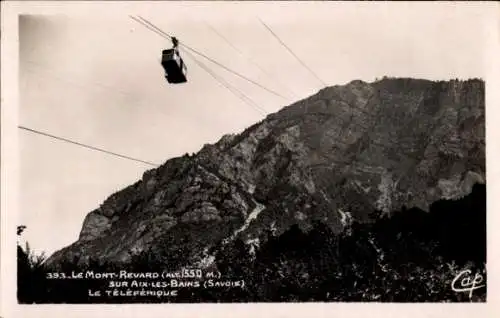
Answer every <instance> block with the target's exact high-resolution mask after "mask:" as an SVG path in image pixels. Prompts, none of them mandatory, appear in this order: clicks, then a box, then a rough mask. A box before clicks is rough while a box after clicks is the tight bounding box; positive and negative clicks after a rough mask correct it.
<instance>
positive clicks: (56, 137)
mask: <svg viewBox="0 0 500 318" xmlns="http://www.w3.org/2000/svg"><path fill="white" fill-rule="evenodd" d="M18 128H19V129H22V130H25V131H29V132H31V133H35V134H38V135H42V136H45V137H50V138H53V139H57V140H60V141H64V142H67V143H70V144H74V145H77V146H80V147H84V148H87V149H91V150H95V151H99V152H103V153H106V154H109V155H112V156H115V157H120V158H123V159H127V160H132V161H136V162H140V163H144V164H147V165H150V166H154V167H159V166H160V165H159V164H156V163H152V162H149V161H145V160H141V159H136V158H132V157H129V156H125V155H121V154H118V153H116V152H112V151H109V150H105V149H101V148H97V147H94V146H90V145H86V144H83V143H81V142H77V141H73V140H70V139H67V138H63V137H58V136H55V135H51V134H48V133H45V132H42V131H39V130H36V129H32V128H28V127H25V126H18Z"/></svg>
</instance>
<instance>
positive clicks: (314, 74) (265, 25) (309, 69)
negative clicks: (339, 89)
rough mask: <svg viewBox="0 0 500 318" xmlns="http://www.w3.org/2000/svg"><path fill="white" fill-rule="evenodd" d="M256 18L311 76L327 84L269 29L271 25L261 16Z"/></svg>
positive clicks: (324, 84)
mask: <svg viewBox="0 0 500 318" xmlns="http://www.w3.org/2000/svg"><path fill="white" fill-rule="evenodd" d="M258 19H259V21H260V23H262V25H263V26H264V27H265V28H266V29H267V30H268V31H269V32H270V33H271V34H272V35H273V36H274V38H276V40H278V42H279V43H281V45H282V46H283V47H284V48H285V49H287V51H288V52H289V53H290V54H292V55H293V56H294V57H295V59H296V60H297V61H298V62H299V63H300V64H302V66H304V68H306V69H307V70H308V71H309V73H311V74H312V75H313V76H314V77H315V78H316V79H317V80H318V81H320V82H321V84H322V85H323V86H327V85H326V83H325V82H324V81H323V80H322V79H321V78H320V77H319V76H318V75H316V73H314V72H313V70H311V68H309V66H307V65H306V63H304V62H303V61H302V60H301V59H300V58H299V57H298V56H297V54H295V53H294V52H293V51H292V49H291V48H290V47H289V46H288V45H286V44H285V42H283V40H281V39H280V37H279V36H278V35H277V34H276V33H275V32H274V31H273V30H272V29H271V27H269V26H268V25H267V24H266V23H265V22H264V21H262V19H261V18H258Z"/></svg>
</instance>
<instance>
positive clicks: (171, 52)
mask: <svg viewBox="0 0 500 318" xmlns="http://www.w3.org/2000/svg"><path fill="white" fill-rule="evenodd" d="M161 65H162V66H163V68H164V69H165V78H166V79H167V81H168V82H169V83H170V84H178V83H185V82H187V67H186V65H185V64H184V61H183V60H182V58H181V57H180V55H179V51H178V50H177V49H168V50H163V52H162V58H161Z"/></svg>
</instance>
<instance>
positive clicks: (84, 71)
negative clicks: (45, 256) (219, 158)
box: [19, 2, 489, 253]
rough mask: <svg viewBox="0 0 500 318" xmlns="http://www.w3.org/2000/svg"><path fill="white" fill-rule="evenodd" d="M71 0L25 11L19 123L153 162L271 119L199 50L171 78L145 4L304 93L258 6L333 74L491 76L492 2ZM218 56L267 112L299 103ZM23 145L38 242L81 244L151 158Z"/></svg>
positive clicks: (304, 80) (230, 57)
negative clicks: (488, 5)
mask: <svg viewBox="0 0 500 318" xmlns="http://www.w3.org/2000/svg"><path fill="white" fill-rule="evenodd" d="M112 5H113V4H108V8H111V7H110V6H112ZM65 6H66V8H67V7H70V9H67V10H65V14H59V15H58V16H48V15H45V16H29V17H23V18H22V19H20V21H19V32H20V33H19V39H20V51H19V65H20V71H19V80H20V82H19V85H20V86H19V87H20V91H19V98H20V103H19V124H20V125H23V126H27V127H30V128H33V129H38V130H41V131H45V132H48V133H50V134H53V135H57V136H61V137H65V138H69V139H72V140H76V141H79V142H82V143H86V144H90V145H93V146H96V147H100V148H104V149H107V150H110V151H114V152H118V153H121V154H124V155H128V156H131V157H136V158H139V159H142V160H146V161H152V162H157V163H162V162H164V161H165V160H167V159H168V158H171V157H174V156H178V155H182V154H184V153H185V152H196V151H198V150H199V149H200V148H201V147H202V145H203V144H204V143H208V142H210V143H211V142H215V141H216V140H218V139H219V138H220V137H221V136H222V135H223V134H225V133H230V132H240V131H242V130H243V129H244V128H246V127H247V126H249V125H251V124H253V123H254V122H256V121H258V120H260V119H262V118H263V116H262V115H260V114H259V113H258V112H256V111H255V110H254V109H253V108H251V107H249V106H248V105H246V104H244V103H243V102H242V101H241V100H239V99H237V98H236V97H235V96H234V95H232V94H231V93H230V92H229V91H228V90H227V89H225V88H223V87H222V86H220V85H219V84H218V83H217V82H215V81H214V79H213V78H212V77H211V76H210V75H208V74H207V73H206V72H205V71H203V70H202V69H200V68H199V67H198V66H196V65H195V63H194V62H193V61H191V60H190V59H189V58H185V61H186V63H187V64H188V80H189V82H188V83H187V84H183V85H176V86H172V85H168V84H167V83H166V82H165V80H164V78H163V70H162V68H161V65H160V64H159V59H160V53H161V50H162V49H163V48H164V47H169V46H170V43H169V42H168V41H166V40H163V39H162V38H161V37H159V36H158V35H156V34H155V33H153V32H151V31H149V30H147V29H146V28H144V27H143V26H141V25H139V24H138V23H137V22H135V21H133V20H132V19H130V18H129V17H128V14H139V15H141V16H143V17H145V18H147V19H148V20H150V21H151V22H153V23H155V24H156V25H157V26H159V27H160V28H162V29H163V30H164V31H166V32H168V33H170V34H173V35H175V36H177V37H178V38H179V39H180V41H181V42H184V43H186V44H187V45H190V46H192V47H195V48H197V49H199V50H200V51H202V52H204V53H205V54H207V55H209V56H211V57H213V58H215V59H217V60H218V61H220V62H222V63H224V64H225V65H226V66H228V67H230V68H232V69H234V70H237V71H238V72H240V73H242V74H244V75H246V76H248V77H250V78H252V79H254V80H256V81H258V82H259V83H262V84H263V85H265V86H267V87H269V88H271V89H273V90H277V91H279V92H281V93H282V94H284V95H286V94H287V90H286V89H284V88H283V86H285V87H287V88H289V89H290V90H292V91H293V93H294V95H296V96H299V97H300V98H304V97H306V96H308V95H311V94H313V93H315V92H316V91H317V90H319V89H320V88H321V84H320V83H319V82H318V81H317V80H316V79H315V78H314V77H312V76H311V75H310V74H309V73H308V71H307V70H306V69H304V68H303V67H302V66H301V65H300V64H299V63H298V62H297V61H296V60H295V59H294V57H293V56H291V55H290V54H289V53H288V52H287V51H286V50H285V49H284V48H283V47H282V46H281V45H280V44H279V43H278V42H277V41H276V40H275V39H274V38H273V37H272V35H271V34H270V33H269V32H268V31H266V29H265V28H264V27H263V26H262V25H261V24H260V22H259V20H258V19H257V16H259V17H260V18H261V19H262V20H264V21H265V22H266V23H267V24H268V25H269V26H270V27H271V28H272V29H273V30H274V32H275V33H277V34H278V35H279V36H280V37H281V39H282V40H283V41H284V42H285V43H286V44H287V45H288V46H289V47H291V48H292V49H293V50H294V52H295V53H296V54H297V55H298V56H299V57H301V59H302V60H303V61H304V62H305V63H306V64H307V65H308V66H309V67H310V68H311V69H313V70H314V71H315V73H316V74H317V75H318V76H319V77H320V78H321V79H322V80H323V81H324V82H326V83H327V84H328V85H336V84H345V83H347V82H349V81H351V80H355V79H362V80H366V81H372V80H374V79H375V78H376V77H382V76H384V75H387V76H404V77H420V78H427V79H450V78H463V79H464V78H471V77H483V78H484V76H485V74H486V70H487V66H488V63H487V61H486V60H485V57H484V52H485V50H484V45H485V37H487V33H488V32H489V30H488V28H487V25H488V24H486V22H488V23H489V21H488V20H486V19H481V15H482V14H484V12H485V7H482V8H481V7H477V6H474V5H458V4H457V5H452V6H449V5H448V6H446V5H443V4H442V5H438V4H436V5H435V6H434V7H433V9H430V8H429V6H428V5H427V4H412V3H373V4H370V5H363V6H359V5H356V4H353V3H335V2H328V3H293V2H292V3H285V2H277V3H258V4H255V3H232V4H231V3H207V2H205V3H192V2H191V3H190V2H187V3H168V2H159V3H154V4H151V5H150V7H148V8H147V9H145V8H143V9H142V10H135V11H134V10H131V9H128V10H109V9H108V10H107V11H105V12H104V11H103V10H99V9H98V8H97V7H92V5H87V6H86V7H89V9H87V10H86V11H85V10H78V8H77V5H76V4H75V5H74V6H73V7H74V8H73V9H71V8H72V5H71V2H68V3H66V4H65ZM121 8H122V9H123V6H122V7H121ZM441 9H442V10H441ZM26 11H27V12H30V11H29V10H26ZM47 11H50V10H47ZM54 11H55V10H54ZM51 12H52V11H51ZM61 12H63V11H61ZM104 13H105V14H104ZM205 21H207V22H208V23H209V24H210V25H211V26H213V27H214V28H215V29H217V31H218V32H220V33H221V34H223V35H224V36H225V37H226V38H228V39H229V40H230V41H231V43H232V44H233V45H234V46H236V47H237V48H238V49H240V50H241V51H243V52H244V53H245V54H246V55H247V56H250V57H251V58H252V60H253V61H255V62H256V63H257V64H258V65H259V66H260V67H262V68H263V69H265V70H266V72H269V73H270V74H272V75H273V78H277V79H279V83H277V82H276V80H273V78H271V79H270V78H269V77H267V76H266V75H265V74H263V73H262V72H260V71H259V69H258V68H256V67H255V66H254V65H253V64H251V63H250V62H249V61H248V60H247V59H245V58H244V57H241V56H240V55H239V53H238V52H236V51H235V50H234V49H233V48H231V46H229V45H228V44H227V43H225V42H224V41H223V40H222V39H221V38H219V37H218V36H217V35H216V34H215V33H213V31H212V30H211V29H210V28H208V27H207V25H206V24H205ZM209 66H210V67H211V68H212V69H213V70H214V71H216V72H217V73H218V74H221V75H224V78H225V79H227V80H228V81H231V83H233V84H234V85H236V86H237V87H238V88H240V89H241V90H244V91H245V92H246V93H247V94H248V95H249V96H251V97H252V98H253V99H254V100H255V101H257V102H258V103H259V104H260V105H261V106H262V107H263V108H265V109H266V110H267V111H268V112H274V111H277V110H278V109H280V108H281V107H283V106H285V105H287V104H289V103H290V102H291V101H292V100H293V99H292V98H290V99H289V100H282V99H280V98H277V97H275V96H273V95H271V94H269V93H267V92H265V91H263V90H261V89H260V88H256V87H255V86H253V85H251V84H248V83H246V82H245V81H243V80H241V79H238V78H236V77H234V76H232V75H229V74H228V73H226V72H224V71H222V70H221V69H220V68H218V67H216V66H214V65H212V64H209ZM19 143H20V151H21V153H20V160H21V162H20V169H21V171H20V173H21V174H20V196H19V199H20V220H19V222H20V223H21V224H25V225H27V226H28V229H27V231H26V233H25V235H26V239H27V240H28V241H29V242H30V244H31V246H32V247H34V248H35V249H36V250H38V251H42V250H43V251H46V252H48V253H52V252H53V251H55V250H57V249H59V248H62V247H63V246H66V245H68V244H70V243H72V242H74V241H75V240H76V239H77V237H78V234H79V231H80V229H81V225H82V222H83V219H84V217H85V215H86V214H87V213H88V212H90V211H91V210H93V209H95V208H97V207H98V206H99V204H100V203H101V202H102V201H103V200H104V199H105V198H106V197H107V196H109V195H110V194H112V193H113V192H115V191H117V190H119V189H121V188H123V187H125V186H127V185H129V184H131V183H133V182H135V181H137V180H138V179H139V178H140V177H141V176H142V173H143V172H144V171H146V170H147V169H149V168H150V167H148V166H146V165H144V164H140V163H136V162H132V161H128V160H124V159H120V158H116V157H112V156H109V155H106V154H102V153H98V152H94V151H90V150H87V149H84V148H81V147H78V146H75V145H71V144H67V143H63V142H60V141H55V140H52V139H49V138H47V137H43V136H38V135H34V134H32V133H28V132H24V131H20V132H19Z"/></svg>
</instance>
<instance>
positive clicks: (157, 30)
mask: <svg viewBox="0 0 500 318" xmlns="http://www.w3.org/2000/svg"><path fill="white" fill-rule="evenodd" d="M130 17H131V18H132V19H133V20H135V21H136V22H138V23H140V24H141V25H143V26H145V27H146V28H147V29H149V30H151V31H153V32H155V33H156V34H158V35H160V36H162V37H163V38H165V39H171V38H172V37H171V36H170V35H168V34H167V33H166V32H164V31H163V30H161V29H160V28H158V27H156V26H154V25H153V24H152V23H150V24H149V25H147V24H145V23H144V22H143V21H141V20H138V19H137V18H135V17H133V16H130ZM179 44H181V43H179ZM184 52H185V53H186V54H187V55H188V56H189V57H191V59H193V61H194V62H195V63H196V64H197V65H198V66H200V67H201V68H202V69H203V70H205V71H206V72H207V73H209V74H210V76H212V77H213V78H214V79H215V80H216V81H218V82H219V83H220V84H221V85H223V86H224V87H225V88H227V89H228V90H229V91H230V92H231V93H233V94H234V95H235V96H236V97H238V98H239V99H241V100H242V101H243V102H244V103H246V104H248V105H249V106H251V107H253V108H255V109H256V110H257V111H259V113H260V114H262V115H266V113H267V112H266V110H265V109H263V108H262V107H260V106H259V105H258V104H257V103H256V102H255V101H253V100H252V99H251V98H250V97H248V96H247V95H246V94H245V93H243V92H242V91H241V90H239V89H238V88H236V87H235V86H233V85H231V84H229V83H228V82H226V81H224V80H223V79H222V78H220V77H219V76H217V74H215V72H213V71H212V70H210V69H209V68H208V66H206V65H205V64H204V63H202V62H201V61H199V60H197V59H196V57H195V56H194V55H193V54H192V53H191V52H189V51H184Z"/></svg>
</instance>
